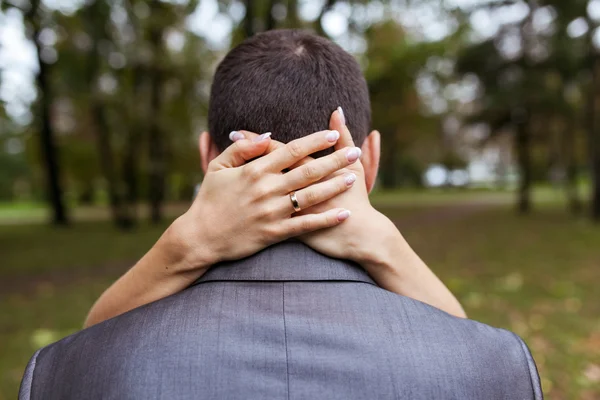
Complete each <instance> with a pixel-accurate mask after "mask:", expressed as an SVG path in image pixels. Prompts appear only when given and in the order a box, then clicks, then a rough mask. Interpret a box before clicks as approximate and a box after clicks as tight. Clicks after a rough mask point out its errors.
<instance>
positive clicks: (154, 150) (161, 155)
mask: <svg viewBox="0 0 600 400" xmlns="http://www.w3.org/2000/svg"><path fill="white" fill-rule="evenodd" d="M162 34H163V33H162V30H161V29H159V28H157V27H154V28H153V29H152V30H151V32H150V43H151V45H152V49H153V53H154V62H153V64H152V67H151V69H150V72H149V73H150V110H149V112H150V123H151V125H150V127H149V132H148V145H149V148H148V150H149V156H150V157H149V158H150V160H149V162H150V182H149V201H150V220H151V221H152V222H153V223H159V222H160V221H161V220H162V205H163V202H164V198H165V184H166V173H167V165H166V159H167V149H166V145H167V144H166V143H165V140H164V138H163V132H162V126H161V122H160V112H161V108H162V104H161V103H162V93H161V91H162V87H163V84H164V80H165V76H164V75H165V74H164V71H163V67H162V65H161V62H160V60H161V53H162V46H161V41H162Z"/></svg>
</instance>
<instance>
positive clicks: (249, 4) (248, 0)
mask: <svg viewBox="0 0 600 400" xmlns="http://www.w3.org/2000/svg"><path fill="white" fill-rule="evenodd" d="M244 5H245V6H246V15H245V16H244V21H243V24H244V36H245V37H247V38H249V37H252V36H254V34H255V33H256V32H254V3H253V1H252V0H244Z"/></svg>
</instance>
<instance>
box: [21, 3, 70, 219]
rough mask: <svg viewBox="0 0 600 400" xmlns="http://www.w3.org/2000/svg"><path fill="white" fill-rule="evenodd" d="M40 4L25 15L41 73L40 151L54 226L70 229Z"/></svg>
mask: <svg viewBox="0 0 600 400" xmlns="http://www.w3.org/2000/svg"><path fill="white" fill-rule="evenodd" d="M39 5H40V2H39V0H38V1H32V2H31V8H30V9H29V12H28V13H27V14H26V15H25V18H26V20H27V21H28V22H29V23H30V24H31V26H32V28H33V43H34V45H35V48H36V55H37V59H38V63H39V66H40V69H39V71H38V74H37V76H36V83H37V86H38V95H39V107H40V120H41V121H40V122H41V127H40V151H41V156H42V160H43V165H44V167H45V168H44V172H45V173H46V185H47V197H48V201H49V203H50V207H51V209H52V223H53V224H54V225H67V224H68V222H69V219H68V216H67V211H66V207H65V203H64V199H63V189H62V186H61V182H60V176H61V173H60V164H59V154H58V147H57V145H56V139H55V135H54V130H53V128H52V121H51V105H52V94H51V92H50V83H49V72H50V71H49V68H48V65H47V64H45V63H44V61H43V60H42V58H41V51H42V45H41V44H40V42H39V35H40V32H41V31H42V28H41V26H40V23H39V19H40V18H39V16H38V15H37V14H38V12H39Z"/></svg>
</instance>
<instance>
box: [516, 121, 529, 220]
mask: <svg viewBox="0 0 600 400" xmlns="http://www.w3.org/2000/svg"><path fill="white" fill-rule="evenodd" d="M515 145H516V150H517V160H518V163H519V174H520V182H519V191H518V199H517V211H518V212H519V213H520V214H529V213H530V212H531V136H530V133H529V123H528V122H522V123H519V124H517V131H516V137H515Z"/></svg>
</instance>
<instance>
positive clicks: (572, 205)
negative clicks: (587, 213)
mask: <svg viewBox="0 0 600 400" xmlns="http://www.w3.org/2000/svg"><path fill="white" fill-rule="evenodd" d="M573 122H574V121H573V118H572V117H570V116H569V117H567V122H566V124H565V125H564V127H563V131H562V132H561V136H562V137H561V139H562V146H561V147H562V151H563V167H564V171H565V190H566V192H567V199H568V207H569V211H570V212H571V213H572V214H574V215H579V214H580V213H581V211H582V204H581V199H580V198H579V191H578V190H577V186H578V184H577V181H578V173H577V170H578V166H577V154H576V151H575V150H576V133H577V130H576V128H575V126H574V123H573Z"/></svg>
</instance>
